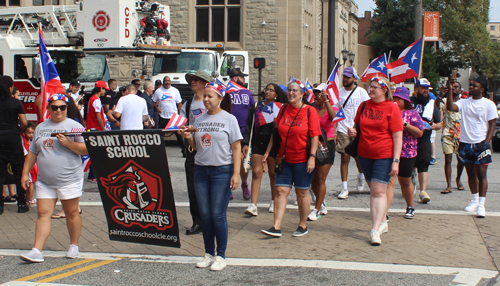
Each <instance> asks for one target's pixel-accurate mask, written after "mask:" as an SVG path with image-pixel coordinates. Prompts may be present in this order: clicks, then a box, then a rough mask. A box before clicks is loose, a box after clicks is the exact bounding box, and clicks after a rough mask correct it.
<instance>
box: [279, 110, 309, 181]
mask: <svg viewBox="0 0 500 286" xmlns="http://www.w3.org/2000/svg"><path fill="white" fill-rule="evenodd" d="M303 106H304V104H302V105H301V106H300V108H299V111H297V114H295V117H294V118H293V120H292V123H291V124H290V127H289V128H288V132H287V133H286V139H285V149H284V150H283V156H279V149H278V151H277V152H276V166H275V167H274V172H275V173H276V174H281V173H283V168H284V164H285V154H286V143H288V134H290V129H292V126H293V123H294V122H295V119H297V116H298V115H299V113H300V110H301V109H302V107H303ZM286 107H287V105H285V107H284V108H283V112H282V113H281V116H282V117H283V113H284V112H285V108H286ZM276 130H278V128H277V127H276ZM276 133H277V135H278V136H279V133H278V132H276ZM273 135H274V133H273Z"/></svg>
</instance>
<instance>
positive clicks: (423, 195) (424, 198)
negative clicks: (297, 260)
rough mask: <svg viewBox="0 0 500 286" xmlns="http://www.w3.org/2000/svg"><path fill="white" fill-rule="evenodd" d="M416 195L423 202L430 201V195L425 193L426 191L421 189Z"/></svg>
mask: <svg viewBox="0 0 500 286" xmlns="http://www.w3.org/2000/svg"><path fill="white" fill-rule="evenodd" d="M418 196H419V197H420V201H422V203H424V204H426V203H428V202H430V201H431V197H429V194H427V192H426V191H421V192H420V194H419V195H418Z"/></svg>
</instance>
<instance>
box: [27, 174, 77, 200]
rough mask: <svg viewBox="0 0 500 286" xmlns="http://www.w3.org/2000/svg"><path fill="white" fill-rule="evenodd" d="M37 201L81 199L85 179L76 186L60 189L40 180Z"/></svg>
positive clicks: (37, 186) (37, 183)
mask: <svg viewBox="0 0 500 286" xmlns="http://www.w3.org/2000/svg"><path fill="white" fill-rule="evenodd" d="M35 186H36V199H37V200H39V199H60V200H61V201H64V200H71V199H74V198H79V197H81V196H82V188H83V178H82V179H81V180H80V181H79V182H77V183H74V184H70V185H67V186H64V187H60V188H52V187H49V186H47V185H45V184H44V183H42V182H41V181H40V180H38V181H36V183H35Z"/></svg>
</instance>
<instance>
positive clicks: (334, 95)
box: [326, 61, 340, 107]
mask: <svg viewBox="0 0 500 286" xmlns="http://www.w3.org/2000/svg"><path fill="white" fill-rule="evenodd" d="M327 85H328V86H327V88H326V93H327V94H328V99H330V104H331V105H332V106H337V107H339V86H340V82H339V62H338V61H337V63H336V64H335V67H334V68H333V70H332V73H331V74H330V77H329V78H328V82H327Z"/></svg>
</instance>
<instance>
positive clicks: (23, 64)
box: [14, 56, 34, 79]
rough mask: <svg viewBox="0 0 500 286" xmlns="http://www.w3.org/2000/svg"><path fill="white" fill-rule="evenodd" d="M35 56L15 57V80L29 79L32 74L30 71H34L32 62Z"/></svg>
mask: <svg viewBox="0 0 500 286" xmlns="http://www.w3.org/2000/svg"><path fill="white" fill-rule="evenodd" d="M33 58H34V56H14V59H15V65H14V67H15V74H14V78H15V79H29V78H30V77H31V74H30V73H28V71H32V70H33V68H32V65H33V64H32V62H33Z"/></svg>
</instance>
